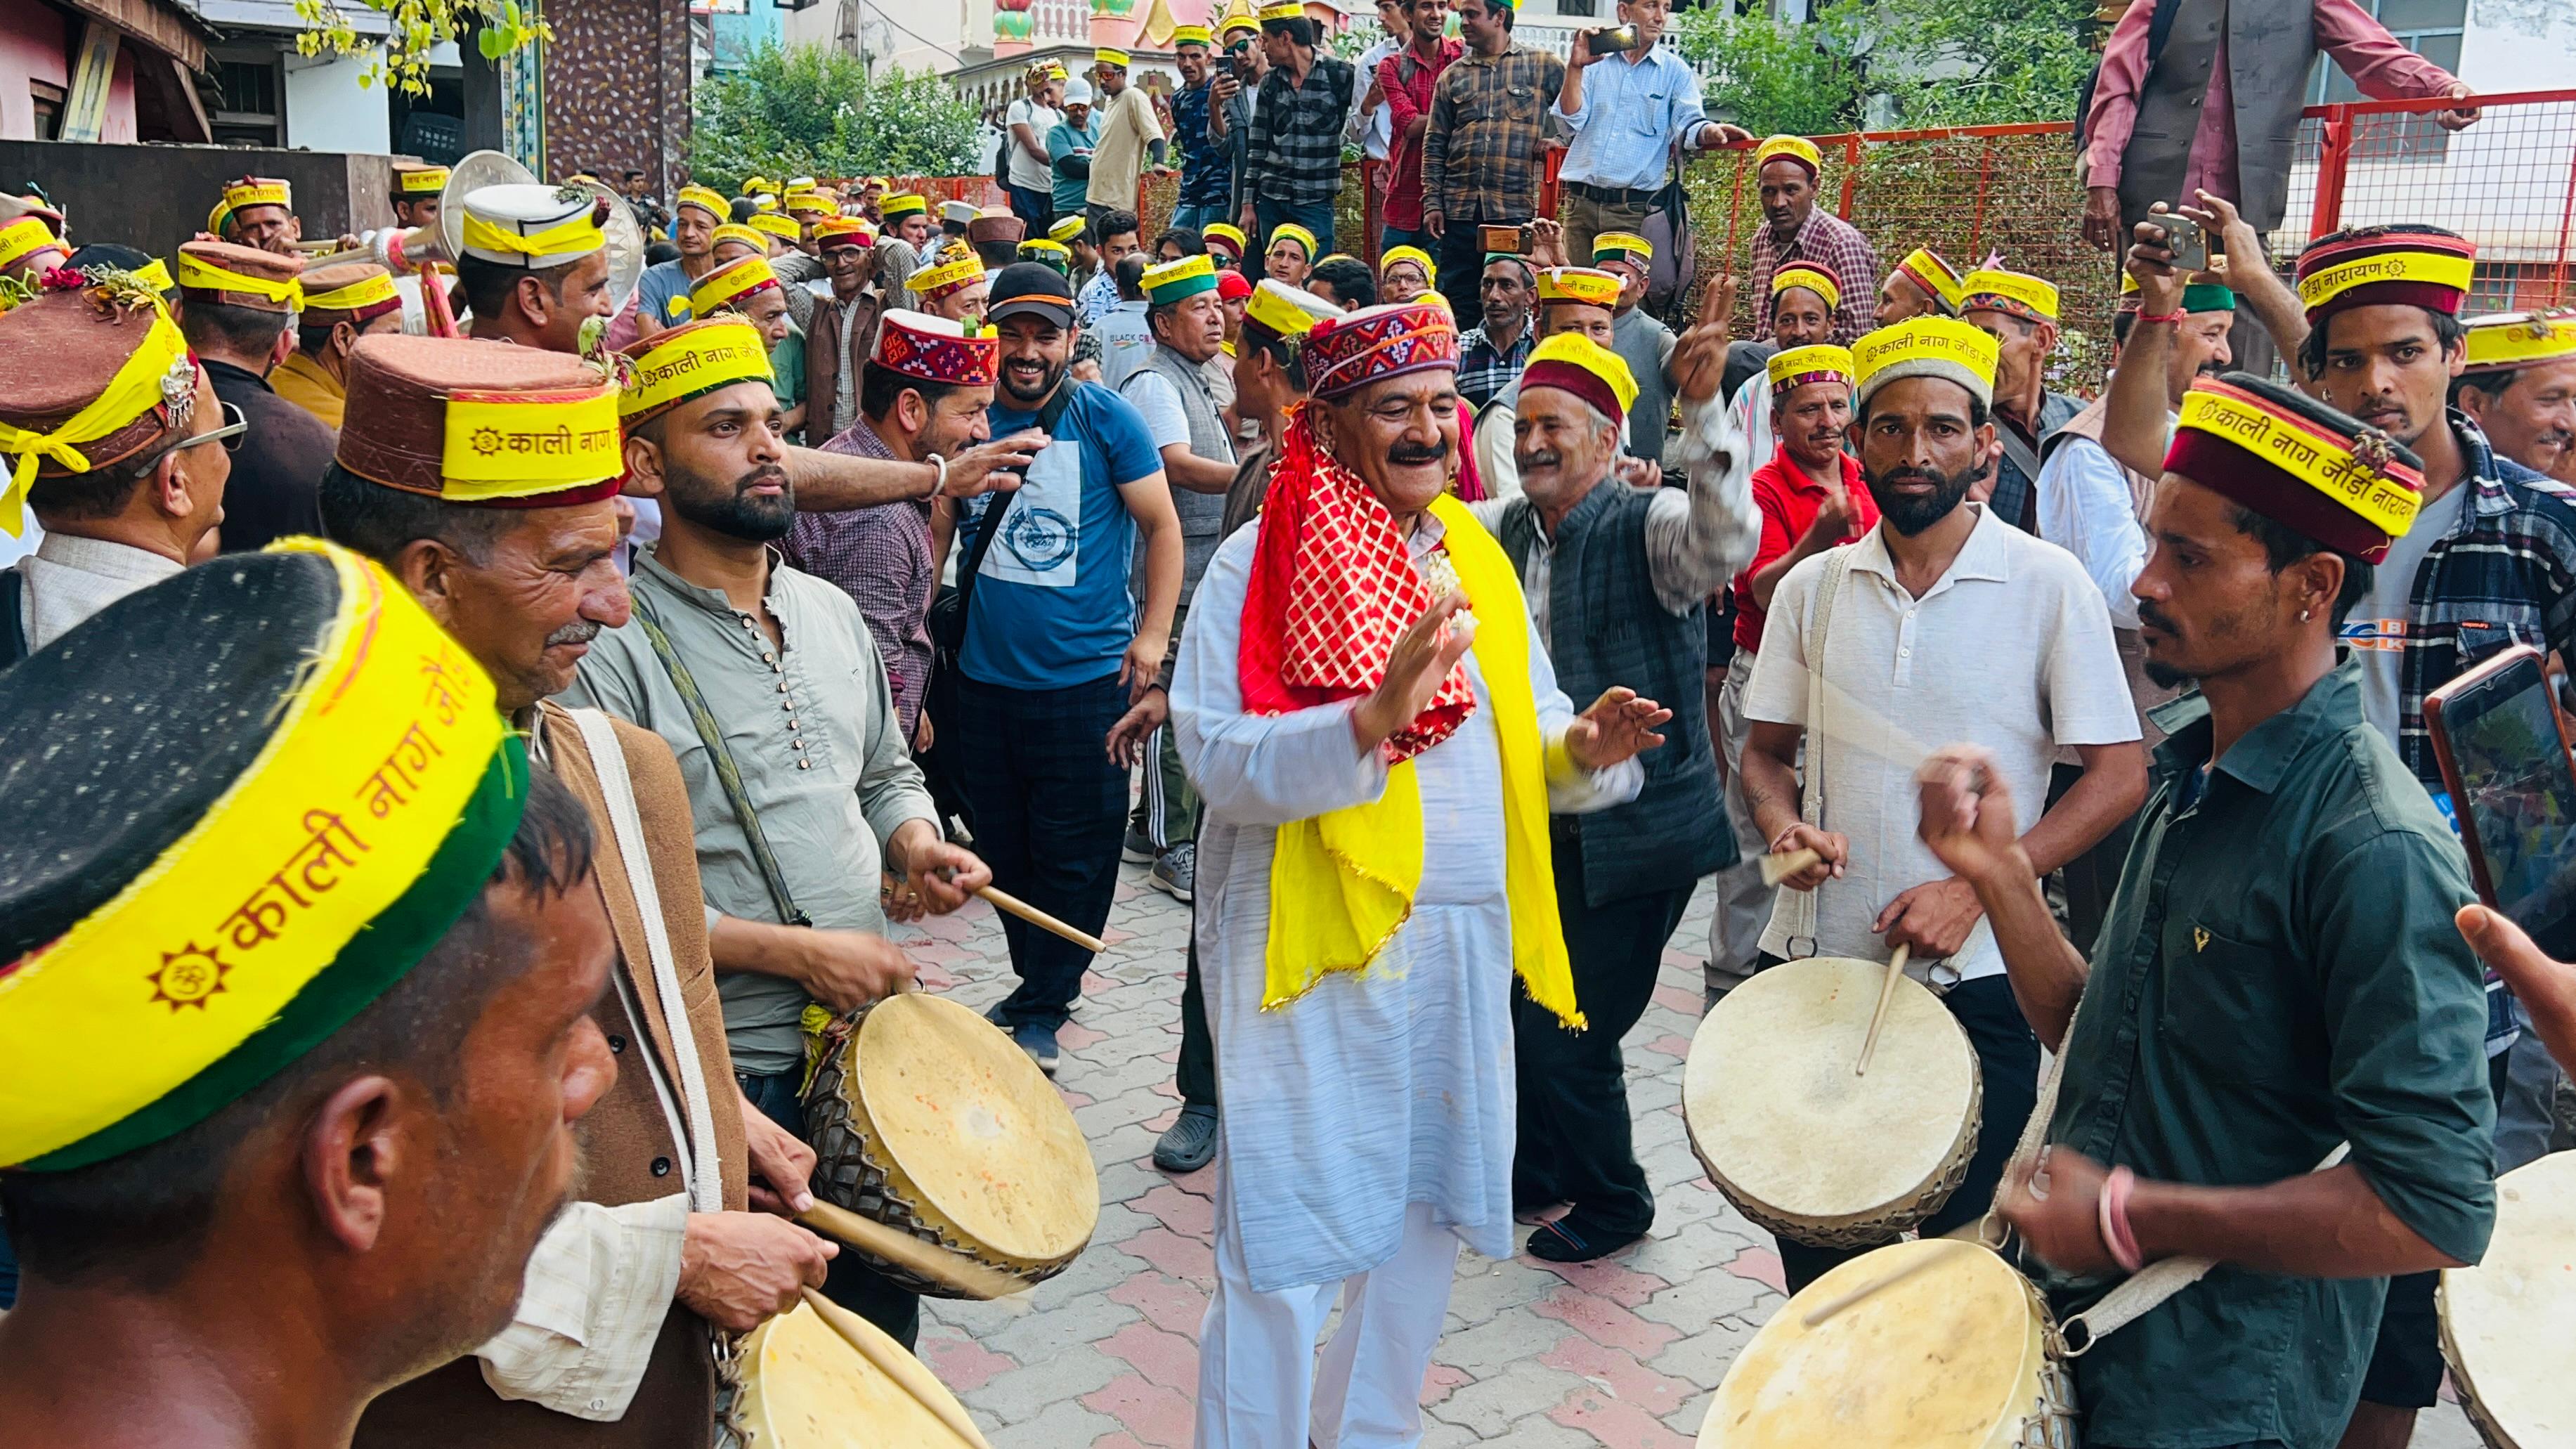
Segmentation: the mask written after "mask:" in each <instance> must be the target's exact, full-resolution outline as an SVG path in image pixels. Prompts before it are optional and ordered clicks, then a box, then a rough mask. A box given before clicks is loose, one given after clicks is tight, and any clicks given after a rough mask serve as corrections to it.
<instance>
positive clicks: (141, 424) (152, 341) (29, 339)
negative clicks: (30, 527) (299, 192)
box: [0, 253, 266, 537]
mask: <svg viewBox="0 0 2576 1449" xmlns="http://www.w3.org/2000/svg"><path fill="white" fill-rule="evenodd" d="M262 255H266V254H265V253H262ZM196 407H197V364H196V361H195V359H193V358H191V357H190V356H189V354H188V342H187V339H186V338H184V337H182V336H180V335H179V328H178V325H177V324H176V323H174V322H172V321H171V320H170V314H169V313H168V312H167V311H165V310H163V308H162V306H161V303H160V301H159V299H157V298H154V297H149V296H145V295H142V294H141V293H140V292H139V290H138V291H136V292H135V293H133V294H132V295H120V294H117V293H114V292H112V291H110V290H109V289H106V288H102V287H83V288H80V289H77V290H72V289H57V290H47V291H43V292H39V293H38V294H37V295H36V296H35V297H34V298H32V299H30V300H28V301H25V302H21V303H19V304H17V305H16V306H14V307H10V308H9V309H8V310H7V311H5V312H0V462H5V463H6V465H7V467H8V470H9V472H8V481H7V484H6V487H5V488H0V532H6V533H7V534H9V535H10V536H11V537H16V536H18V535H20V534H22V533H23V532H24V531H25V527H26V496H27V488H28V486H29V485H30V484H32V483H34V482H35V481H36V480H37V479H39V478H67V477H71V476H74V475H77V474H81V473H87V472H90V471H91V470H93V469H97V468H105V467H110V466H113V465H115V464H118V463H122V462H125V461H126V460H128V459H130V458H134V457H137V456H139V455H141V454H142V453H144V452H145V451H146V450H147V449H150V448H152V447H153V446H155V445H157V444H160V443H162V442H164V441H166V440H168V439H171V438H173V437H177V436H180V435H181V430H182V429H184V428H186V427H187V426H189V424H190V423H191V422H192V421H193V420H194V419H195V416H196Z"/></svg>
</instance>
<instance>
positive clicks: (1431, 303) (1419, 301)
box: [1407, 292, 1458, 322]
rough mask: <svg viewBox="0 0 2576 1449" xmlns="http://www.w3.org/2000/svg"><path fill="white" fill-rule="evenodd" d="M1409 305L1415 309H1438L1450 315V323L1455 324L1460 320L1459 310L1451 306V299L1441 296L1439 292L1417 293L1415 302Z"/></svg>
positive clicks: (1414, 297) (1414, 295) (1414, 296)
mask: <svg viewBox="0 0 2576 1449" xmlns="http://www.w3.org/2000/svg"><path fill="white" fill-rule="evenodd" d="M1407 305H1410V306H1415V307H1437V308H1439V309H1440V310H1441V311H1443V312H1446V313H1448V314H1449V320H1450V321H1452V322H1455V321H1457V320H1458V309H1457V308H1455V307H1452V306H1450V305H1449V299H1448V298H1446V297H1443V296H1441V295H1440V294H1439V293H1438V292H1416V293H1414V294H1413V300H1412V301H1411V302H1410V303H1409V304H1407Z"/></svg>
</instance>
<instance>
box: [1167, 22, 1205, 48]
mask: <svg viewBox="0 0 2576 1449" xmlns="http://www.w3.org/2000/svg"><path fill="white" fill-rule="evenodd" d="M1215 43H1216V37H1215V36H1213V35H1211V34H1209V33H1208V28H1207V27H1206V26H1204V25H1176V26H1174V27H1172V47H1173V49H1175V50H1177V49H1179V48H1180V47H1182V46H1184V45H1213V44H1215Z"/></svg>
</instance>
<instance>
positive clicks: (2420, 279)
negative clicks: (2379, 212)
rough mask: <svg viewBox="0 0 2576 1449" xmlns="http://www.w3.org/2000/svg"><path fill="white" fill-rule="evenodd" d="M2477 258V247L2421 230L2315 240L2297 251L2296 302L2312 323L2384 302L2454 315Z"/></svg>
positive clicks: (2372, 230) (2373, 230) (2377, 230)
mask: <svg viewBox="0 0 2576 1449" xmlns="http://www.w3.org/2000/svg"><path fill="white" fill-rule="evenodd" d="M2477 258H2478V247H2477V243H2475V242H2473V241H2470V240H2469V239H2468V238H2466V237H2462V236H2454V235H2451V234H2449V233H2447V232H2439V231H2434V230H2431V229H2429V228H2425V227H2420V226H2389V227H2364V228H2361V229H2360V230H2358V231H2353V232H2347V233H2337V234H2333V235H2329V236H2324V237H2319V238H2318V239H2317V240H2315V241H2313V242H2310V243H2309V244H2308V246H2307V249H2306V250H2304V251H2302V252H2300V253H2299V260H2298V264H2297V268H2296V270H2297V274H2298V286H2299V304H2300V305H2301V306H2302V307H2304V308H2306V309H2307V313H2308V321H2309V323H2310V324H2311V325H2316V324H2321V323H2323V322H2324V321H2325V319H2326V318H2328V317H2330V316H2332V315H2333V314H2335V313H2337V312H2340V311H2343V310H2344V309H2345V308H2348V307H2368V306H2375V305H2380V304H2383V303H2385V304H2396V305H2404V306H2414V307H2423V308H2427V309H2429V310H2431V311H2435V312H2448V313H2450V314H2452V315H2453V316H2457V315H2458V314H2459V311H2460V304H2461V303H2463V302H2465V301H2467V300H2468V296H2469V283H2470V279H2471V278H2472V276H2473V275H2474V274H2475V272H2476V270H2477Z"/></svg>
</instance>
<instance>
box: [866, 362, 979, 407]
mask: <svg viewBox="0 0 2576 1449" xmlns="http://www.w3.org/2000/svg"><path fill="white" fill-rule="evenodd" d="M955 391H957V386H956V384H954V383H947V382H924V381H922V380H921V379H920V378H917V377H906V376H904V375H903V374H902V373H900V372H896V371H895V370H894V369H892V368H888V367H879V366H878V365H877V362H876V359H875V358H873V357H872V358H869V359H868V360H867V361H866V362H864V363H861V364H860V365H859V415H860V416H861V417H864V418H866V419H867V420H868V421H869V422H871V423H874V422H878V421H881V420H883V419H884V418H885V417H886V415H887V414H889V413H892V412H893V411H894V405H895V400H896V399H898V398H900V397H902V396H903V395H904V394H905V393H908V392H917V393H919V394H921V401H922V405H923V406H925V407H932V408H935V407H937V406H939V403H940V399H942V398H945V397H947V396H948V395H949V394H950V393H952V392H955Z"/></svg>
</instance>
